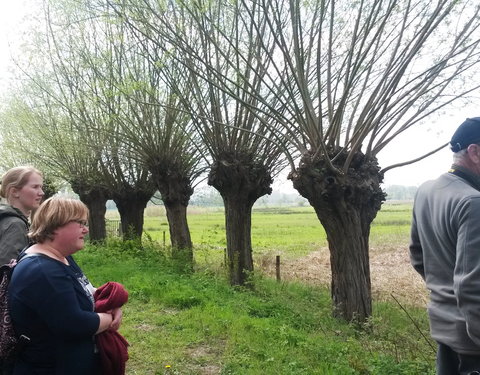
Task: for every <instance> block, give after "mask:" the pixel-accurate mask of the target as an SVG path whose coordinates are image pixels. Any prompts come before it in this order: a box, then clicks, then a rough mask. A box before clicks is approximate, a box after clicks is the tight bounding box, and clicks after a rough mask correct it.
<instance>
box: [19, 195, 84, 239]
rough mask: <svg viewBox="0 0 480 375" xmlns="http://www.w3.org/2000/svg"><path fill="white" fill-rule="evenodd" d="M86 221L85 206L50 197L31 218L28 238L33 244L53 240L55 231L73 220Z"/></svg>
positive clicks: (74, 200) (75, 200) (75, 201)
mask: <svg viewBox="0 0 480 375" xmlns="http://www.w3.org/2000/svg"><path fill="white" fill-rule="evenodd" d="M85 218H87V219H88V208H87V206H86V205H85V204H84V203H82V202H81V201H79V200H78V199H71V198H62V197H52V198H49V199H47V200H46V201H45V202H43V203H42V204H41V205H40V207H39V208H38V210H37V211H36V212H35V215H34V216H33V220H32V225H31V226H30V232H29V233H28V236H29V237H30V238H31V239H32V240H33V241H35V242H40V243H42V242H44V241H45V240H46V239H50V240H52V239H53V233H54V232H55V230H56V229H58V228H60V227H62V226H64V225H65V224H68V223H69V222H71V221H75V220H84V219H85Z"/></svg>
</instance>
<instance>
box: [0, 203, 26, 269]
mask: <svg viewBox="0 0 480 375" xmlns="http://www.w3.org/2000/svg"><path fill="white" fill-rule="evenodd" d="M27 233H28V219H27V218H26V217H25V216H24V215H23V214H22V212H21V211H19V210H18V209H16V208H14V207H12V206H10V205H8V204H0V265H2V264H6V263H9V262H10V260H11V259H12V258H16V257H17V255H18V254H19V253H20V251H22V250H23V249H24V248H25V247H26V246H27V245H28V244H29V240H28V237H27Z"/></svg>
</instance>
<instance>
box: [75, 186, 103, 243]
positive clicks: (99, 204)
mask: <svg viewBox="0 0 480 375" xmlns="http://www.w3.org/2000/svg"><path fill="white" fill-rule="evenodd" d="M74 191H75V190H74ZM75 192H76V193H77V194H78V195H79V197H80V200H81V201H82V202H83V203H85V204H86V206H87V207H88V209H89V211H90V218H89V229H90V231H89V238H90V241H91V242H102V241H104V240H105V238H106V237H107V231H106V227H105V212H106V210H107V206H106V203H107V200H108V199H109V195H108V194H107V191H106V190H105V189H103V188H92V189H90V190H84V191H75Z"/></svg>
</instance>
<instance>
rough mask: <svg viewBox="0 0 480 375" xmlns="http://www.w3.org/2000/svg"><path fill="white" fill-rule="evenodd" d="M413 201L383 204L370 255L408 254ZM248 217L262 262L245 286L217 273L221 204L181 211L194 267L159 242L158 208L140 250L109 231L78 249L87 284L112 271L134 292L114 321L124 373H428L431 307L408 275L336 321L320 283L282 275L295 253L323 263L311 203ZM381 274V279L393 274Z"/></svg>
mask: <svg viewBox="0 0 480 375" xmlns="http://www.w3.org/2000/svg"><path fill="white" fill-rule="evenodd" d="M410 211H411V207H410V206H409V205H392V204H389V205H385V206H384V208H383V209H382V211H381V212H380V213H379V215H378V217H377V219H376V220H375V223H374V225H373V226H372V238H371V247H372V254H373V255H372V262H373V263H374V262H375V261H376V259H378V257H380V258H381V257H382V256H383V257H385V259H388V260H392V259H394V258H395V256H396V255H395V254H398V253H401V258H402V259H403V258H404V256H405V255H406V251H407V244H408V230H409V223H410V215H411V213H410ZM156 215H158V216H156ZM252 224H253V228H252V240H253V247H254V257H255V258H256V266H257V270H258V272H256V274H255V276H254V278H253V280H254V285H255V287H254V289H253V290H247V289H243V288H232V287H230V286H229V285H228V283H227V282H226V281H225V275H224V272H223V268H222V261H223V249H224V247H225V239H224V219H223V213H222V212H221V211H220V210H212V209H209V210H206V209H191V212H190V213H189V225H190V229H191V232H192V239H193V241H194V244H195V258H196V271H195V272H194V273H188V272H184V268H183V267H182V265H179V264H175V263H174V262H173V261H172V260H171V259H170V258H169V249H168V246H165V248H164V246H163V236H164V234H163V232H164V231H165V237H166V238H165V239H166V244H168V227H167V225H166V219H165V216H164V215H163V214H162V213H161V210H160V208H158V207H157V208H153V209H152V208H150V209H149V210H148V211H147V213H146V225H145V229H146V232H147V233H148V236H149V237H150V238H151V239H152V241H144V245H143V248H140V247H139V246H138V244H135V243H133V242H130V243H122V242H121V241H119V240H110V241H109V242H108V243H107V244H106V245H105V246H99V247H93V246H89V247H88V248H87V249H85V250H83V251H82V252H80V253H78V255H77V259H78V261H79V263H80V264H81V265H82V267H83V269H84V271H85V272H86V274H87V275H88V276H89V277H90V279H91V280H92V281H93V283H94V284H95V285H100V284H102V283H104V282H106V281H109V280H115V281H119V282H121V283H123V284H124V285H125V286H126V288H127V289H128V290H129V292H130V300H129V302H128V304H127V305H126V306H125V308H124V324H123V326H122V328H121V332H122V334H124V336H125V337H126V338H127V340H128V341H129V342H130V344H131V346H130V360H129V361H128V367H127V374H141V375H143V374H145V375H149V374H235V375H236V374H239V375H242V374H276V375H278V374H285V375H287V374H335V375H337V374H340V375H341V374H378V375H388V374H412V375H413V374H415V375H416V374H434V356H435V354H434V348H433V344H432V342H431V340H430V339H429V338H428V320H427V316H426V313H425V309H424V307H423V306H421V304H420V305H419V304H418V303H416V300H417V299H418V297H416V296H415V294H416V292H415V288H413V287H412V288H411V289H412V291H411V295H410V294H409V293H408V289H409V287H408V281H407V284H406V285H407V286H403V287H402V290H404V291H405V289H407V290H406V292H407V294H406V295H400V294H396V293H392V292H389V291H384V293H383V294H382V293H375V294H374V296H375V302H374V314H373V316H372V318H371V320H370V321H369V322H368V323H367V324H366V325H365V326H361V327H359V326H354V325H351V324H347V323H345V322H341V321H337V320H335V319H333V318H332V316H331V302H330V294H329V291H328V282H326V283H325V282H322V281H321V280H309V279H308V277H305V276H306V275H302V274H301V273H300V274H297V275H296V276H295V277H293V276H292V277H288V270H287V268H288V267H289V266H290V267H295V266H298V264H297V263H295V262H302V261H303V260H306V263H308V264H309V265H313V266H315V267H319V266H322V267H323V268H322V269H319V270H318V272H317V273H322V272H323V271H324V270H326V269H328V267H326V266H325V264H319V265H317V264H316V263H315V262H313V261H312V259H316V258H315V257H313V256H314V255H315V256H317V255H318V254H320V253H323V252H326V239H325V234H324V232H323V230H322V229H321V227H320V225H319V223H318V220H317V219H316V216H315V214H314V212H313V210H311V208H292V209H288V208H282V209H274V208H268V209H266V208H264V209H256V210H254V215H253V219H252ZM275 254H281V256H282V260H283V262H282V263H283V264H284V267H285V269H282V272H284V273H282V275H284V277H282V281H281V282H277V281H275V279H274V278H272V277H270V276H271V274H269V268H268V266H269V259H271V257H272V256H273V255H275ZM394 255H395V256H394ZM312 257H313V258H312ZM402 262H403V261H402ZM394 263H395V262H394ZM403 263H404V262H403ZM403 266H405V264H403ZM374 269H375V268H374V266H373V265H372V273H374ZM386 273H388V274H387V275H384V278H385V279H389V278H391V277H392V276H393V275H392V274H391V273H392V271H391V270H388V271H386ZM372 278H374V277H372ZM327 280H328V277H327ZM395 284H397V282H395ZM422 298H423V297H422ZM396 301H398V302H396Z"/></svg>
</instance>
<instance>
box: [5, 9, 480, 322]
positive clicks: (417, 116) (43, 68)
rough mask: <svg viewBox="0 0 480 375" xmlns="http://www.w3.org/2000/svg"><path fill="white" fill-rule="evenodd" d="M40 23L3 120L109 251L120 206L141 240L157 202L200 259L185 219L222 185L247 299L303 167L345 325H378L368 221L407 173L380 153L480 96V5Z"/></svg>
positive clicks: (92, 13) (79, 12)
mask: <svg viewBox="0 0 480 375" xmlns="http://www.w3.org/2000/svg"><path fill="white" fill-rule="evenodd" d="M32 22H33V21H32ZM35 22H36V23H34V28H35V34H29V35H35V37H34V38H32V39H30V40H26V41H25V46H24V49H23V51H22V54H21V56H19V57H18V58H17V65H18V68H19V69H20V71H21V84H19V85H18V87H16V89H15V91H13V89H12V94H11V95H10V99H9V102H8V105H7V106H6V107H5V110H4V111H3V113H2V127H3V128H2V138H3V154H4V158H5V160H10V161H11V163H19V162H31V163H34V164H35V165H36V166H38V167H40V168H42V169H43V170H44V171H48V173H49V174H51V175H54V176H57V177H58V178H61V179H63V180H65V181H67V182H68V183H69V184H70V185H71V187H72V189H73V190H74V191H75V192H76V193H77V194H78V195H79V196H80V199H81V200H82V201H83V202H85V203H86V204H87V205H88V207H89V208H90V212H91V237H92V239H94V240H101V239H102V238H104V237H105V221H104V214H105V203H106V201H107V200H108V199H113V200H114V201H115V203H116V205H117V207H118V210H119V212H120V215H121V221H122V228H123V232H124V233H127V236H141V233H142V225H143V210H144V208H145V206H146V204H147V202H148V201H149V199H150V198H151V197H152V195H153V194H154V192H155V191H157V190H158V191H159V192H160V194H161V198H162V200H163V203H164V205H165V208H166V213H167V218H168V222H169V228H170V234H171V241H172V247H173V248H174V249H176V251H177V254H183V255H186V256H185V259H189V261H191V260H192V259H193V255H192V242H191V239H190V233H189V228H188V224H187V214H186V210H187V206H188V202H189V199H190V196H191V195H192V193H193V186H194V185H195V182H196V181H198V178H199V177H200V176H202V175H205V174H206V175H208V184H209V185H211V186H213V187H214V188H215V189H217V190H218V191H219V193H220V194H221V196H222V198H223V202H224V206H225V223H226V238H227V254H228V259H229V271H230V273H229V274H230V280H231V283H232V284H233V285H238V284H240V285H242V284H244V283H245V282H246V280H247V277H248V274H249V272H250V271H252V270H253V259H252V244H251V236H250V230H251V211H252V206H253V204H254V203H255V201H256V200H257V199H258V198H259V197H261V196H263V195H265V194H269V193H270V192H271V184H272V182H273V179H274V178H275V177H276V176H277V175H278V174H279V172H280V171H282V170H284V169H285V168H288V171H289V175H288V178H289V179H290V180H291V181H292V183H293V186H294V187H295V189H297V190H298V192H299V193H300V194H301V195H302V196H303V197H305V198H306V199H308V201H309V203H310V204H311V205H312V206H313V208H314V209H315V212H316V214H317V216H318V219H319V221H320V222H321V224H322V225H323V227H324V228H325V231H326V233H327V238H328V244H329V248H330V253H331V267H332V284H331V290H332V299H333V303H334V314H335V315H336V316H339V317H343V318H345V319H347V320H357V321H364V320H365V319H366V318H368V317H369V316H370V315H371V311H372V301H371V287H370V268H369V251H368V248H369V245H368V240H369V232H370V225H371V222H372V220H373V219H374V218H375V216H376V214H377V212H378V210H379V209H380V207H381V204H382V202H383V201H384V199H385V195H384V192H383V191H382V189H381V186H380V184H381V182H382V180H383V175H384V172H385V171H386V170H388V169H390V168H392V167H394V166H389V167H385V168H383V169H381V168H380V166H379V165H378V162H377V154H378V153H379V152H380V151H381V150H383V149H384V148H385V147H386V146H387V145H388V144H389V143H390V142H391V141H392V140H394V139H395V138H396V137H397V136H398V135H400V134H402V133H404V132H405V131H407V130H409V129H411V128H412V127H416V126H420V125H421V124H422V123H423V122H425V121H427V120H428V119H429V116H431V115H432V114H433V113H434V112H436V111H439V110H442V109H444V108H446V107H447V106H448V105H450V104H452V103H453V102H455V101H457V100H459V99H463V98H466V97H468V96H469V95H473V94H475V93H477V94H478V89H479V82H478V80H474V79H471V76H472V75H473V74H474V73H475V71H476V69H478V64H479V55H480V48H479V43H480V36H479V35H480V33H479V31H480V30H479V6H478V5H472V2H470V1H462V0H436V1H428V0H408V1H403V0H402V1H398V0H360V1H355V2H352V1H349V0H311V1H303V0H290V1H284V0H237V1H231V0H163V1H154V0H83V1H73V2H72V1H68V0H55V1H53V0H51V1H50V0H43V3H42V7H41V11H39V12H38V14H37V17H36V21H35ZM423 156H426V155H423ZM423 156H421V155H419V157H423ZM406 163H407V162H406Z"/></svg>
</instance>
